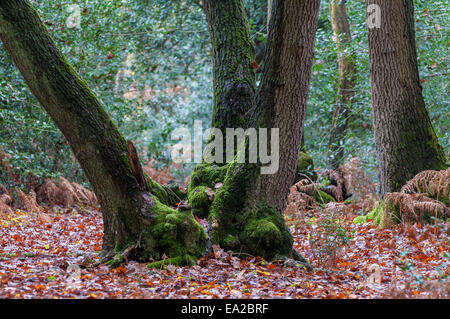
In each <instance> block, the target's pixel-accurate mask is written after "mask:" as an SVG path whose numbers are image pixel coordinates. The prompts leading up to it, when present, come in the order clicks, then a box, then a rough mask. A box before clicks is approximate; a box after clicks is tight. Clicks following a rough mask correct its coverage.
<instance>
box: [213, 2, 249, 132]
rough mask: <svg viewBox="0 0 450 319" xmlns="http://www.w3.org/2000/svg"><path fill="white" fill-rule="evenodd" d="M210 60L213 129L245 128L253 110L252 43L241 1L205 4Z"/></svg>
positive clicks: (223, 130)
mask: <svg viewBox="0 0 450 319" xmlns="http://www.w3.org/2000/svg"><path fill="white" fill-rule="evenodd" d="M204 11H205V14H206V20H207V22H208V28H209V33H210V39H211V45H212V56H213V87H214V111H213V119H212V127H214V128H218V129H220V130H221V131H222V132H224V133H225V129H226V128H238V127H241V128H246V127H247V126H248V123H249V112H250V110H252V109H253V108H254V102H255V92H256V73H255V71H256V70H255V67H254V64H253V62H254V54H255V52H254V51H255V48H254V43H253V40H252V37H251V34H250V29H249V25H248V21H247V14H246V12H245V8H244V3H243V1H242V0H227V1H224V0H205V1H204Z"/></svg>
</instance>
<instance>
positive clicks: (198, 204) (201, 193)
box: [188, 186, 214, 218]
mask: <svg viewBox="0 0 450 319" xmlns="http://www.w3.org/2000/svg"><path fill="white" fill-rule="evenodd" d="M213 198H214V191H213V190H212V189H211V188H209V187H207V186H197V187H195V188H193V189H192V188H191V189H189V191H188V201H189V204H190V205H191V207H192V213H193V214H194V215H196V216H198V217H200V218H206V217H208V213H209V207H210V206H211V203H212V200H213Z"/></svg>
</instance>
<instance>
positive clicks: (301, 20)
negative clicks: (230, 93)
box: [257, 0, 320, 212]
mask: <svg viewBox="0 0 450 319" xmlns="http://www.w3.org/2000/svg"><path fill="white" fill-rule="evenodd" d="M319 6H320V1H315V0H314V1H298V0H297V1H273V7H272V15H273V17H272V18H271V22H270V28H269V36H268V49H267V51H266V58H265V62H264V65H267V67H265V69H264V73H263V77H262V80H261V87H260V91H259V95H258V102H257V105H258V109H259V110H260V111H261V112H262V113H261V114H260V116H259V123H260V127H270V128H279V130H280V132H279V135H280V149H279V151H280V163H279V170H278V172H277V173H275V174H273V175H264V176H263V177H262V182H263V183H262V185H263V190H264V191H265V195H266V199H267V203H268V204H269V205H270V206H272V207H275V208H276V209H278V210H279V211H281V212H283V211H284V209H285V202H286V197H287V195H288V193H289V189H290V187H291V186H292V185H293V183H294V179H295V174H296V168H297V159H298V151H299V150H300V147H301V139H302V136H303V124H304V120H305V112H306V105H307V101H308V93H309V85H310V79H311V68H312V63H313V57H314V44H315V34H316V29H317V21H318V12H319Z"/></svg>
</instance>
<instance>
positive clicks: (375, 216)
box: [353, 204, 385, 226]
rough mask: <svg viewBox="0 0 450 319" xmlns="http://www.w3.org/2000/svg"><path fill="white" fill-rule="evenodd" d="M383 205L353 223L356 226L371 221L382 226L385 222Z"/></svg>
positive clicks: (357, 218)
mask: <svg viewBox="0 0 450 319" xmlns="http://www.w3.org/2000/svg"><path fill="white" fill-rule="evenodd" d="M383 216H385V215H384V213H383V205H382V204H379V205H378V206H377V207H376V208H374V209H373V210H371V211H370V212H369V213H367V214H366V215H361V216H358V217H356V218H355V219H353V223H354V224H365V223H367V222H369V221H372V223H373V224H374V225H380V226H382V225H381V223H382V220H383V218H384V217H383Z"/></svg>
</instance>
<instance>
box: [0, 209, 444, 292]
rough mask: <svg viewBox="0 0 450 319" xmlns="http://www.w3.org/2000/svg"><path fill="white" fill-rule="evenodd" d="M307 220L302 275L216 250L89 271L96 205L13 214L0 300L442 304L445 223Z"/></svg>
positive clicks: (297, 237)
mask: <svg viewBox="0 0 450 319" xmlns="http://www.w3.org/2000/svg"><path fill="white" fill-rule="evenodd" d="M350 208H351V207H350ZM313 213H314V216H312V217H310V218H309V217H305V218H304V220H303V221H300V222H299V221H293V220H288V221H287V222H288V223H289V224H291V232H292V234H293V236H294V241H295V242H294V247H295V249H296V250H297V251H298V252H299V253H300V254H302V255H303V256H304V257H306V258H307V259H308V260H310V262H311V264H312V265H313V266H314V271H307V270H305V269H303V268H301V267H295V266H294V267H286V266H283V265H282V263H281V262H279V263H278V262H274V263H269V262H266V261H264V260H262V259H260V258H257V257H252V256H248V258H247V259H238V258H237V257H236V256H233V255H229V254H228V253H227V252H224V251H223V250H221V249H220V248H218V247H215V249H214V252H213V253H211V254H210V255H209V256H207V257H203V258H201V259H200V260H199V261H198V263H197V265H195V266H193V267H175V266H172V265H168V266H165V267H163V268H164V269H148V268H147V267H146V264H140V263H136V262H133V261H129V262H127V263H124V264H123V265H121V266H120V267H118V268H115V269H112V268H110V267H108V266H106V265H100V266H95V267H94V266H93V264H94V263H95V262H96V261H98V259H99V253H100V250H101V245H102V234H103V225H102V217H101V213H100V210H99V209H98V208H96V207H92V208H89V209H86V208H84V209H74V208H69V209H59V210H58V209H57V208H53V209H52V211H49V210H47V211H46V212H41V213H28V212H25V211H21V210H14V211H13V212H12V213H9V214H3V215H1V214H0V298H164V299H166V298H221V299H225V298H255V299H256V298H448V296H449V290H450V285H449V282H448V280H447V278H446V277H447V276H448V273H449V269H448V261H449V259H448V258H449V255H448V254H449V242H448V239H449V237H448V226H449V224H448V223H442V224H438V225H432V226H431V225H421V224H420V223H417V224H414V225H407V224H403V225H398V226H394V227H393V228H390V229H380V228H377V227H374V226H372V225H371V224H370V223H366V224H362V225H355V224H353V223H352V222H351V220H352V219H353V218H354V217H355V216H356V214H353V213H348V212H347V213H345V214H346V215H345V216H343V217H342V216H341V223H340V226H342V227H341V228H334V230H330V228H326V227H325V228H324V226H323V225H324V224H321V223H317V222H315V221H317V220H318V219H317V218H319V219H320V213H321V211H320V210H318V211H315V212H313ZM337 230H338V231H337ZM318 234H322V235H323V234H325V236H321V235H320V236H319V235H318ZM337 239H339V240H340V241H337Z"/></svg>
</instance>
